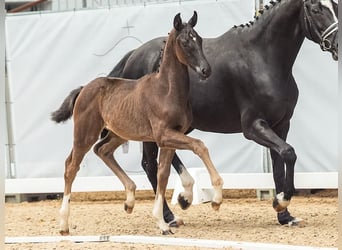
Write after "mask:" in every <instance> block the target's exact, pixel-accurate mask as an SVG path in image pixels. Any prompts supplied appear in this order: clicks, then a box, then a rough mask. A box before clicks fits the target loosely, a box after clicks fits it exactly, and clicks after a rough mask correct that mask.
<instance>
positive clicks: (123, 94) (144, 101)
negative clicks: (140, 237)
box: [52, 12, 223, 235]
mask: <svg viewBox="0 0 342 250" xmlns="http://www.w3.org/2000/svg"><path fill="white" fill-rule="evenodd" d="M196 23H197V13H196V12H194V15H193V16H192V17H191V19H190V20H189V22H188V23H182V20H181V18H180V14H177V15H176V16H175V18H174V29H173V30H172V31H171V32H170V35H169V37H168V39H167V41H166V44H165V49H164V53H163V57H162V61H161V65H160V71H159V73H153V74H150V75H146V76H144V77H142V78H140V79H138V80H127V79H121V78H109V77H100V78H96V79H95V80H93V81H91V82H90V83H89V84H87V85H86V86H85V87H80V88H78V89H75V90H73V91H72V92H71V93H70V94H69V96H68V97H67V98H66V99H65V100H64V102H63V104H62V105H61V107H60V108H59V109H58V110H57V111H55V112H53V113H52V120H53V121H55V122H57V123H59V122H62V121H66V120H67V119H69V118H70V117H71V116H72V115H73V116H74V142H73V149H72V151H71V153H70V155H69V156H68V158H67V159H66V162H65V174H64V180H65V189H64V197H63V202H62V207H61V210H60V215H61V222H60V233H61V234H62V235H67V234H69V225H68V219H69V210H70V209H69V201H70V193H71V185H72V182H73V181H74V179H75V176H76V173H77V171H78V170H79V168H80V163H81V161H82V159H83V157H84V155H85V154H86V153H87V152H88V151H89V150H90V148H91V147H92V146H93V145H94V144H95V142H96V141H97V140H98V138H99V135H100V133H101V131H102V129H104V128H107V129H109V130H110V131H112V132H113V133H111V136H107V137H104V138H103V139H102V140H101V141H99V142H98V143H97V144H96V145H95V146H94V151H95V153H96V154H97V155H98V156H99V157H100V158H101V159H102V160H103V161H104V162H105V163H106V165H107V166H108V167H109V168H110V169H111V170H112V171H113V172H114V173H115V174H116V175H117V176H118V178H119V179H120V181H121V182H122V183H123V185H124V186H125V190H126V195H127V197H126V201H125V210H126V212H127V213H131V212H132V210H133V207H134V199H135V197H134V194H135V189H136V185H135V183H134V182H133V181H132V180H131V179H130V178H129V177H128V176H127V175H126V173H125V172H124V171H123V170H122V169H121V167H120V166H119V164H118V163H117V162H116V161H115V159H114V156H113V153H114V151H115V149H116V148H118V147H119V146H120V145H121V144H123V143H124V142H126V141H127V140H136V141H154V142H156V143H157V144H158V146H159V147H160V148H161V151H160V156H159V166H158V187H157V193H156V199H155V204H154V208H153V216H154V217H155V218H156V219H157V223H158V226H159V228H160V229H161V231H162V233H163V234H169V233H170V232H171V231H170V228H169V225H168V224H167V223H165V221H164V218H163V201H164V197H165V191H166V185H167V182H168V177H169V175H170V165H171V160H172V158H173V156H174V153H175V149H188V150H192V151H193V152H194V153H196V154H197V155H199V157H200V158H201V159H202V160H203V162H204V163H205V165H206V167H207V168H208V172H209V174H210V178H211V182H212V185H213V187H214V190H215V195H214V198H213V201H212V207H213V208H214V209H215V210H217V209H219V206H220V204H221V203H222V185H223V181H222V178H221V177H220V176H219V174H218V172H217V170H216V169H215V167H214V165H213V163H212V162H211V160H210V157H209V154H208V150H207V148H206V147H205V145H204V144H203V143H202V142H201V141H200V140H197V139H193V138H191V137H188V136H186V135H184V133H185V132H186V130H187V129H188V128H189V126H190V124H191V121H192V115H191V107H190V105H189V100H188V96H189V76H188V68H187V66H189V67H190V68H192V69H194V70H195V71H196V72H197V73H198V74H199V75H200V76H201V77H202V78H207V77H208V76H209V75H210V73H211V69H210V66H209V64H208V62H207V60H206V58H205V57H204V54H203V51H202V38H201V37H200V36H199V35H198V34H197V33H196V31H195V30H194V29H193V27H194V26H195V24H196Z"/></svg>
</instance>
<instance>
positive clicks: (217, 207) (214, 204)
mask: <svg viewBox="0 0 342 250" xmlns="http://www.w3.org/2000/svg"><path fill="white" fill-rule="evenodd" d="M221 204H222V202H220V203H217V202H215V201H212V202H211V207H212V208H213V209H214V210H215V211H218V210H219V209H220V206H221Z"/></svg>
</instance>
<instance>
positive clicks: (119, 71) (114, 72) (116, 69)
mask: <svg viewBox="0 0 342 250" xmlns="http://www.w3.org/2000/svg"><path fill="white" fill-rule="evenodd" d="M134 51H135V50H131V51H129V52H128V53H127V54H126V55H125V56H124V57H123V58H122V59H121V60H120V61H119V63H118V64H117V65H115V67H114V69H112V71H111V72H110V73H109V74H108V76H110V77H122V71H123V70H124V68H125V65H126V62H127V59H128V58H129V57H130V56H131V55H132V53H133V52H134Z"/></svg>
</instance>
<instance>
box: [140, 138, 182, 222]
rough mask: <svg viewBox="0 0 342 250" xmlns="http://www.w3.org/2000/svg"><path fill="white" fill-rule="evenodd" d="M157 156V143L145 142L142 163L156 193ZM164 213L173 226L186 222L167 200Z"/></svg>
mask: <svg viewBox="0 0 342 250" xmlns="http://www.w3.org/2000/svg"><path fill="white" fill-rule="evenodd" d="M157 157H158V146H157V144H156V143H155V142H144V143H143V158H142V160H141V165H142V167H143V169H144V171H145V172H146V174H147V177H148V179H149V181H150V183H151V185H152V187H153V191H154V193H156V190H157V168H158V162H157ZM174 166H175V165H174ZM175 168H176V166H175ZM176 171H177V170H176ZM163 214H164V220H165V221H166V222H167V223H169V225H170V226H171V227H178V226H180V225H183V224H184V222H183V220H182V219H181V218H178V217H177V216H175V215H174V214H173V213H172V212H171V210H170V208H169V206H168V205H167V202H166V200H164V206H163Z"/></svg>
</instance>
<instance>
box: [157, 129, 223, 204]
mask: <svg viewBox="0 0 342 250" xmlns="http://www.w3.org/2000/svg"><path fill="white" fill-rule="evenodd" d="M159 146H160V147H165V148H174V149H187V150H191V151H193V152H194V153H195V154H197V155H198V156H199V157H200V158H201V160H202V161H203V162H204V164H205V166H206V167H207V170H208V172H209V175H210V180H211V184H212V185H213V188H214V197H213V200H212V202H211V205H212V207H213V209H214V210H218V209H219V208H220V205H221V203H222V186H223V180H222V178H221V176H220V175H219V173H218V172H217V170H216V168H215V166H214V164H213V163H212V161H211V159H210V156H209V152H208V149H207V147H206V146H205V145H204V143H203V142H202V141H200V140H198V139H194V138H192V137H190V136H186V135H184V134H182V133H180V132H178V131H175V130H164V131H163V134H162V135H161V136H160V140H159Z"/></svg>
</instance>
